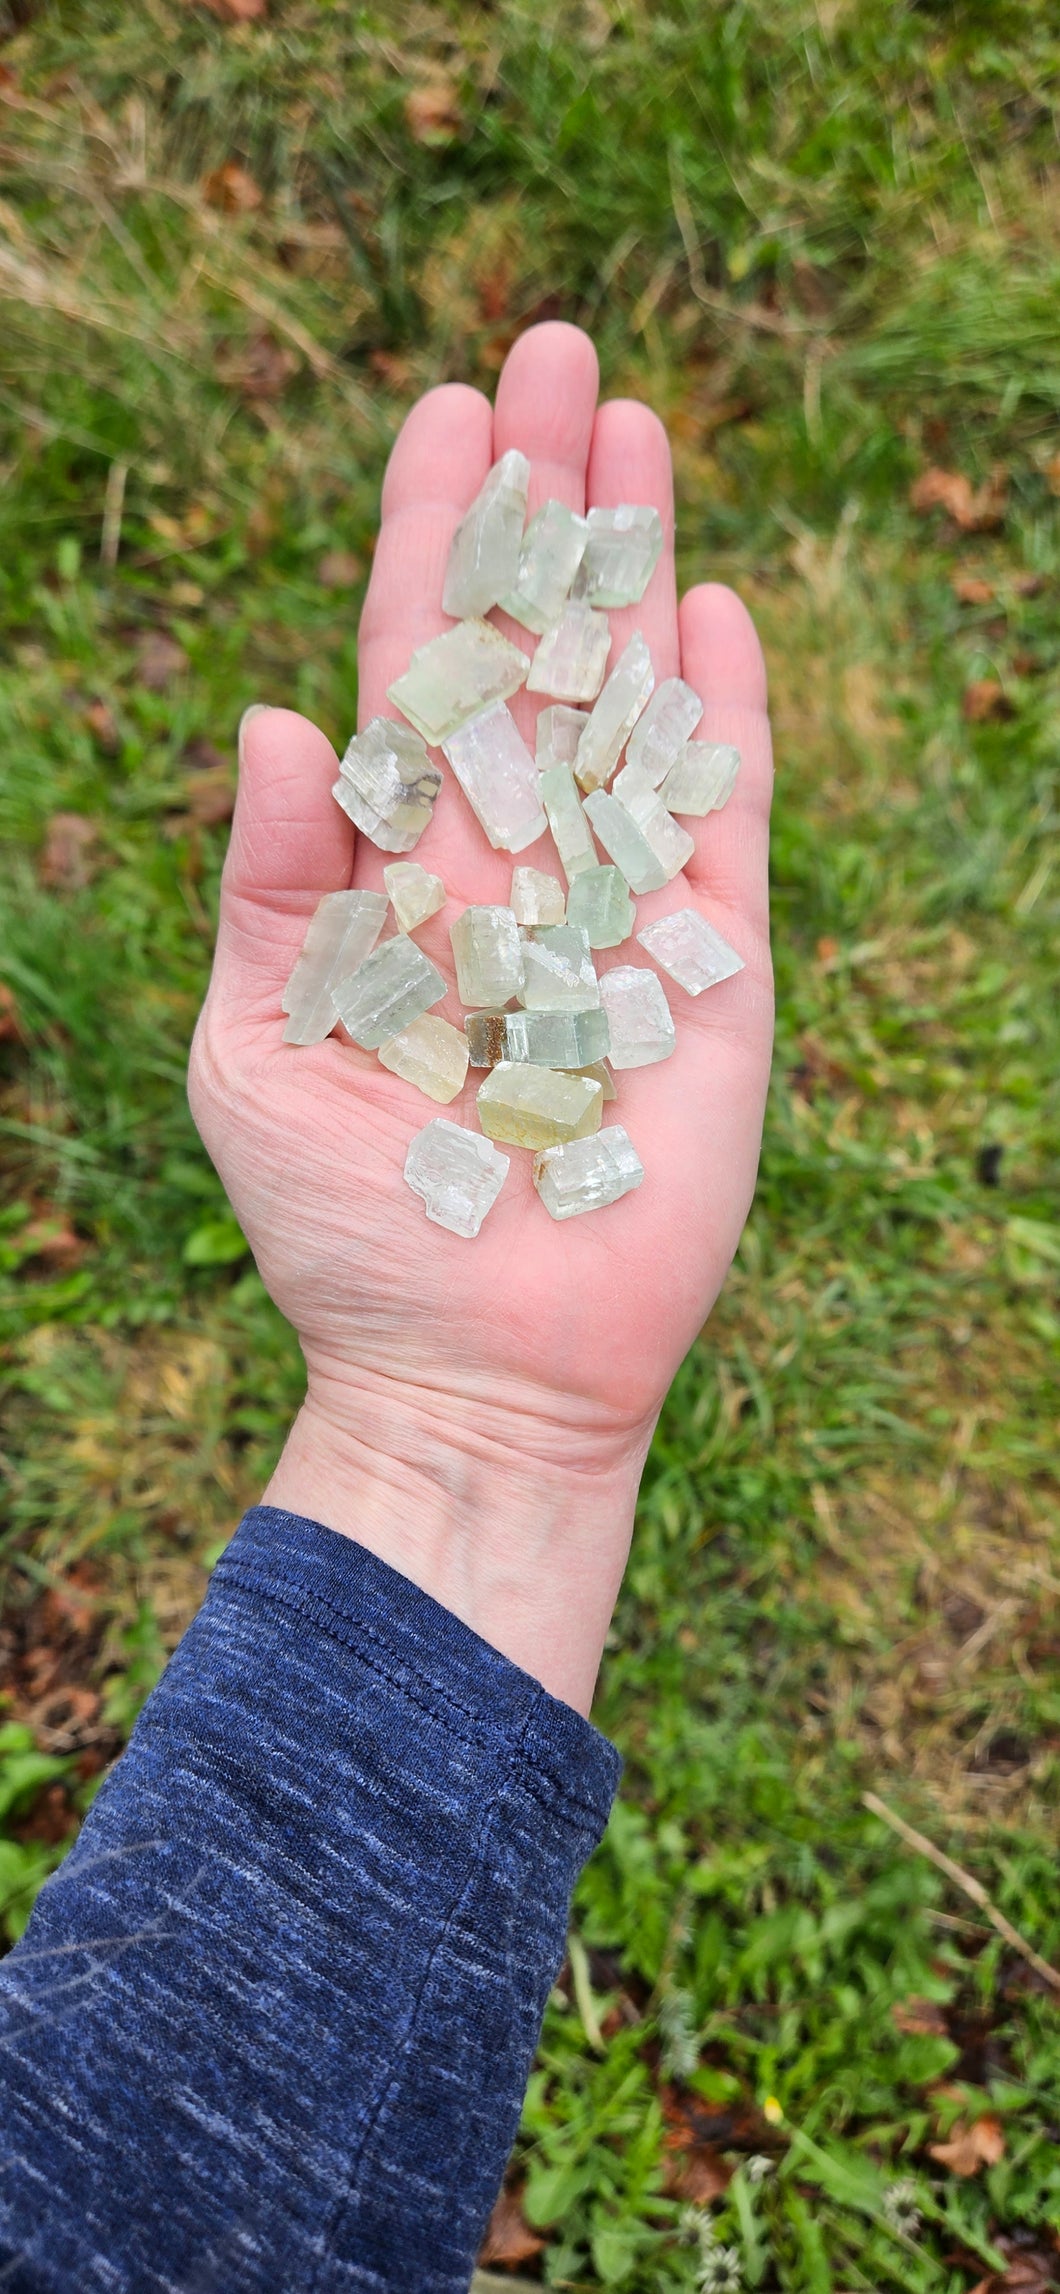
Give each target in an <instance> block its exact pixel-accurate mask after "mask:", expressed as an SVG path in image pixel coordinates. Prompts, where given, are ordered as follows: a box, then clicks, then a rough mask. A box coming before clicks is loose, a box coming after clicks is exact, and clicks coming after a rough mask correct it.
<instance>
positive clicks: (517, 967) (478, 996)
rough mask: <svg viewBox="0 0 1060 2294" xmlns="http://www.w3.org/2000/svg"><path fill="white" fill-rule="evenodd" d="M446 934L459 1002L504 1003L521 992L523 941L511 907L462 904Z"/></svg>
mask: <svg viewBox="0 0 1060 2294" xmlns="http://www.w3.org/2000/svg"><path fill="white" fill-rule="evenodd" d="M449 937H450V939H451V941H452V943H453V956H454V959H455V962H456V985H457V993H458V995H459V997H460V1001H461V1003H462V1004H469V1005H471V1006H472V1007H473V1006H475V1005H476V1004H506V1003H508V1002H509V1000H510V998H511V997H512V996H517V995H519V994H520V993H521V992H522V985H523V943H522V941H521V939H520V938H519V926H518V924H517V923H516V921H515V918H514V916H513V914H512V911H511V909H510V908H500V907H496V908H492V907H471V908H465V910H464V913H463V915H462V916H458V917H457V920H456V923H455V924H454V925H453V927H452V930H451V932H450V934H449Z"/></svg>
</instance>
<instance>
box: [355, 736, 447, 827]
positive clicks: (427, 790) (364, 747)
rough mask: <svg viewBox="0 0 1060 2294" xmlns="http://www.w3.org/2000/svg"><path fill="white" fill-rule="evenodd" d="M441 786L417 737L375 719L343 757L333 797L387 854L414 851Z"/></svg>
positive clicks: (437, 772)
mask: <svg viewBox="0 0 1060 2294" xmlns="http://www.w3.org/2000/svg"><path fill="white" fill-rule="evenodd" d="M441 785H442V776H441V774H440V772H439V771H438V767H437V765H432V763H431V760H430V758H429V756H428V755H427V751H426V749H425V748H424V745H423V742H422V741H421V739H420V736H419V734H418V733H414V732H412V731H411V730H410V728H409V726H408V725H396V724H394V723H393V721H392V719H391V718H389V717H373V718H372V721H371V723H370V724H369V725H366V726H365V728H364V731H363V733H356V734H355V735H354V738H353V740H352V741H351V742H350V744H349V747H348V748H347V750H346V752H345V754H344V756H342V757H341V758H340V760H339V777H338V780H337V781H336V782H335V785H334V787H333V789H332V792H331V793H332V796H333V797H334V798H335V801H336V803H337V804H340V805H341V806H342V809H343V812H344V813H347V814H348V815H349V818H350V819H351V820H352V822H353V823H354V826H355V827H356V828H359V829H360V830H361V832H362V834H363V835H364V836H370V837H371V839H372V842H373V844H378V845H380V846H381V847H382V849H383V851H384V852H411V850H412V847H413V845H414V844H415V843H416V841H417V839H418V838H419V837H421V836H422V835H423V831H424V829H425V828H426V826H427V823H428V821H429V820H430V817H431V814H432V812H433V810H434V800H435V798H436V796H437V794H438V791H439V789H440V788H441Z"/></svg>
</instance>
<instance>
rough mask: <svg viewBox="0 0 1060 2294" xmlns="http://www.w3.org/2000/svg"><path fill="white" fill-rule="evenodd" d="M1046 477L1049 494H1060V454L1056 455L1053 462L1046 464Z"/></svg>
mask: <svg viewBox="0 0 1060 2294" xmlns="http://www.w3.org/2000/svg"><path fill="white" fill-rule="evenodd" d="M1045 475H1046V478H1047V479H1048V481H1049V492H1050V493H1051V494H1060V454H1054V455H1053V458H1052V460H1051V461H1050V462H1047V463H1046V465H1045Z"/></svg>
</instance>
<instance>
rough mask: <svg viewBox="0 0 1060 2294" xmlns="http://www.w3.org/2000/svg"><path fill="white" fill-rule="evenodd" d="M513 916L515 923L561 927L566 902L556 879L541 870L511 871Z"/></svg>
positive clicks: (523, 869) (516, 869)
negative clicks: (558, 925)
mask: <svg viewBox="0 0 1060 2294" xmlns="http://www.w3.org/2000/svg"><path fill="white" fill-rule="evenodd" d="M512 914H513V916H514V917H515V921H516V923H517V924H562V922H563V919H564V916H565V914H566V901H565V899H564V895H563V886H562V884H561V883H560V880H559V877H558V876H546V875H545V874H544V873H543V871H542V870H541V869H540V868H513V870H512Z"/></svg>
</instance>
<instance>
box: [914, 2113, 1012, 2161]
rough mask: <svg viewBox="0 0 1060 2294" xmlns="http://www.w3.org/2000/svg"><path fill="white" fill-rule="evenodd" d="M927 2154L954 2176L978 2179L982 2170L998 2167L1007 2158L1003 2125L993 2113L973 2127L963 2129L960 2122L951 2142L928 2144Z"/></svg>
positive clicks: (974, 2122)
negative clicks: (970, 2176) (1000, 2161)
mask: <svg viewBox="0 0 1060 2294" xmlns="http://www.w3.org/2000/svg"><path fill="white" fill-rule="evenodd" d="M928 2153H929V2156H930V2157H931V2158H933V2159H937V2160H938V2163H939V2165H940V2167H948V2168H949V2170H950V2173H951V2174H955V2175H963V2176H965V2177H967V2176H969V2175H977V2174H978V2172H979V2169H980V2167H984V2166H985V2167H993V2166H996V2165H997V2162H998V2160H999V2159H1003V2158H1004V2156H1005V2137H1004V2133H1003V2131H1002V2126H1001V2121H1000V2119H997V2118H995V2117H994V2116H993V2114H992V2113H991V2112H988V2113H987V2114H986V2115H985V2116H984V2117H983V2118H981V2119H975V2120H974V2121H973V2123H972V2125H971V2126H970V2127H969V2126H962V2124H961V2122H960V2120H958V2121H957V2124H956V2126H955V2127H954V2129H953V2131H952V2133H951V2135H950V2138H949V2141H948V2142H946V2143H929V2144H928Z"/></svg>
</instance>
